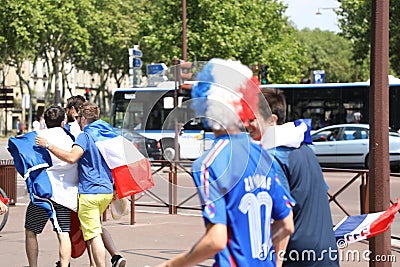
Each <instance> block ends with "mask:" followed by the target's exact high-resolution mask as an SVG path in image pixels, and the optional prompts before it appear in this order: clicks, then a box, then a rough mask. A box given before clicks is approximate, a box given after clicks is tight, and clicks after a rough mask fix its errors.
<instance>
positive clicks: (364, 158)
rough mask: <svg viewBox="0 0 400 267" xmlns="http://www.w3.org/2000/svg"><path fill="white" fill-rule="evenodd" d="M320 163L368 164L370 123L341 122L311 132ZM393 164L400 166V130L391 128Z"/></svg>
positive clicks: (357, 165) (326, 164) (339, 164)
mask: <svg viewBox="0 0 400 267" xmlns="http://www.w3.org/2000/svg"><path fill="white" fill-rule="evenodd" d="M311 137H312V140H313V144H312V145H310V147H311V149H312V150H314V152H315V154H316V155H317V158H318V160H319V163H320V164H321V166H326V167H329V166H339V167H363V168H368V158H369V125H368V124H338V125H331V126H327V127H324V128H321V129H319V130H317V131H315V132H314V133H313V134H312V135H311ZM389 153H390V165H391V166H392V167H399V166H400V134H399V133H397V132H396V131H394V130H392V129H389Z"/></svg>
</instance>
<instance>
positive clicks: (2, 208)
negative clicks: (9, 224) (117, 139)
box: [0, 200, 8, 215]
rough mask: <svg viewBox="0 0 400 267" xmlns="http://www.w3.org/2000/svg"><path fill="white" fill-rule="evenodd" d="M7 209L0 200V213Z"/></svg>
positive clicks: (4, 212) (5, 211)
mask: <svg viewBox="0 0 400 267" xmlns="http://www.w3.org/2000/svg"><path fill="white" fill-rule="evenodd" d="M7 211H8V207H7V205H6V204H4V203H3V202H2V201H1V200H0V215H3V214H6V213H7Z"/></svg>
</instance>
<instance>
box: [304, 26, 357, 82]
mask: <svg viewBox="0 0 400 267" xmlns="http://www.w3.org/2000/svg"><path fill="white" fill-rule="evenodd" d="M298 38H299V40H300V42H301V44H302V46H303V47H305V49H306V50H307V58H308V63H307V64H306V65H305V66H304V67H305V68H304V69H303V74H304V76H305V77H309V75H310V72H311V71H312V70H325V81H326V82H352V81H355V66H356V64H355V62H354V61H353V60H352V51H351V43H350V41H349V40H347V39H345V38H343V37H341V36H339V35H337V34H335V33H334V32H330V31H321V30H319V29H315V30H309V29H304V30H302V31H300V32H299V33H298Z"/></svg>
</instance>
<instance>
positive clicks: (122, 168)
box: [84, 120, 154, 198]
mask: <svg viewBox="0 0 400 267" xmlns="http://www.w3.org/2000/svg"><path fill="white" fill-rule="evenodd" d="M84 131H85V132H87V133H89V134H90V136H92V137H93V138H94V141H95V143H96V146H97V148H98V149H99V151H100V153H101V155H102V156H103V158H104V160H105V162H106V163H107V165H108V167H109V168H110V170H111V173H112V176H113V179H114V184H115V188H116V190H117V193H118V197H119V198H123V197H126V196H130V195H134V194H137V193H140V192H142V191H144V190H147V189H150V188H152V187H153V186H154V181H153V177H152V174H151V168H150V162H149V160H148V159H147V158H145V157H144V156H143V155H142V154H141V153H140V152H139V150H138V149H137V148H136V147H135V145H134V144H133V143H132V142H130V141H129V140H127V139H126V138H124V137H123V136H121V135H119V134H118V133H116V132H115V131H114V129H113V128H112V127H111V125H109V124H108V123H106V122H105V121H102V120H97V121H94V122H92V123H90V124H89V125H88V126H87V127H86V128H85V129H84Z"/></svg>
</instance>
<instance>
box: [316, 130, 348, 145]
mask: <svg viewBox="0 0 400 267" xmlns="http://www.w3.org/2000/svg"><path fill="white" fill-rule="evenodd" d="M340 139H341V137H340V128H330V129H326V130H323V131H320V132H316V133H314V134H313V135H312V140H313V142H325V141H336V140H340Z"/></svg>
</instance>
